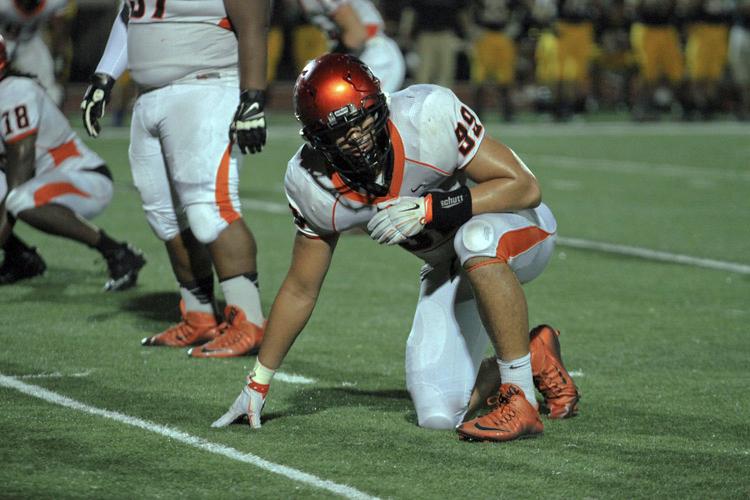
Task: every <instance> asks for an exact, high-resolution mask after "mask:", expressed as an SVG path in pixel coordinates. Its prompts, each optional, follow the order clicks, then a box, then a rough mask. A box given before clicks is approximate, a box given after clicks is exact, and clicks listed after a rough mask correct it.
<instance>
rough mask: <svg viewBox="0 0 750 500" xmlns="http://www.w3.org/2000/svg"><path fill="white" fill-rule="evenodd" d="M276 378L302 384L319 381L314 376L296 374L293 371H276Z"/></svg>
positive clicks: (289, 382)
mask: <svg viewBox="0 0 750 500" xmlns="http://www.w3.org/2000/svg"><path fill="white" fill-rule="evenodd" d="M273 379H274V380H280V381H282V382H286V383H287V384H302V385H309V384H314V383H315V382H317V380H315V379H314V378H308V377H305V376H302V375H294V374H292V373H284V372H276V373H275V374H274V376H273Z"/></svg>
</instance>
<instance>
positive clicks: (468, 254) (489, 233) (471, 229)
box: [453, 217, 498, 265]
mask: <svg viewBox="0 0 750 500" xmlns="http://www.w3.org/2000/svg"><path fill="white" fill-rule="evenodd" d="M497 240H498V234H496V231H495V228H494V227H493V225H492V224H490V223H489V222H487V221H486V220H483V219H480V218H477V217H474V218H472V219H471V220H470V221H469V222H467V223H466V224H464V225H463V226H461V228H459V230H458V231H457V232H456V235H455V236H454V237H453V248H454V250H455V251H456V255H457V256H458V258H459V261H460V262H461V264H462V265H463V264H464V263H465V262H466V261H467V260H469V259H471V258H472V257H495V256H496V254H497Z"/></svg>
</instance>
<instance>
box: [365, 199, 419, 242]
mask: <svg viewBox="0 0 750 500" xmlns="http://www.w3.org/2000/svg"><path fill="white" fill-rule="evenodd" d="M381 207H382V210H380V211H379V212H378V213H377V214H375V216H374V217H373V218H372V219H370V222H369V223H368V224H367V230H368V231H370V238H372V239H373V240H375V241H377V242H378V243H381V244H382V243H385V244H386V245H398V244H399V243H403V242H404V241H406V240H407V239H409V238H411V237H413V236H416V235H417V234H419V233H420V232H422V230H423V229H424V226H425V224H427V222H429V221H428V220H427V203H426V199H425V198H424V197H423V196H420V197H413V196H401V197H399V198H396V199H395V200H388V201H386V202H382V203H380V204H378V208H381Z"/></svg>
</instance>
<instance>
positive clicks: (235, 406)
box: [211, 380, 268, 429]
mask: <svg viewBox="0 0 750 500" xmlns="http://www.w3.org/2000/svg"><path fill="white" fill-rule="evenodd" d="M266 394H268V384H265V385H263V384H258V383H255V382H253V381H252V380H250V383H249V384H247V385H246V386H245V387H244V388H243V389H242V392H241V393H240V395H239V396H237V399H235V400H234V403H232V406H230V407H229V410H227V412H226V413H225V414H224V415H222V416H221V417H219V418H218V419H217V420H216V421H215V422H214V423H213V424H211V427H226V426H228V425H229V424H231V423H233V422H234V421H236V420H237V419H238V418H240V417H242V416H243V415H247V423H248V425H250V427H252V428H253V429H260V413H261V412H262V411H263V406H264V405H265V403H266Z"/></svg>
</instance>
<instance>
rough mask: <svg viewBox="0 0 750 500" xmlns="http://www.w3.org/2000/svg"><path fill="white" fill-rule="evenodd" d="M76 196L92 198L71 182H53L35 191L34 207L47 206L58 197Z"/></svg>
mask: <svg viewBox="0 0 750 500" xmlns="http://www.w3.org/2000/svg"><path fill="white" fill-rule="evenodd" d="M67 194H75V195H78V196H82V197H83V198H91V195H90V194H88V193H86V192H84V191H81V190H80V189H78V188H77V187H75V186H74V185H73V184H70V183H69V182H51V183H49V184H45V185H44V186H42V187H40V188H39V189H37V190H36V191H34V206H35V207H41V206H42V205H46V204H47V203H49V202H50V201H52V200H53V199H55V198H57V197H58V196H64V195H67Z"/></svg>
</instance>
